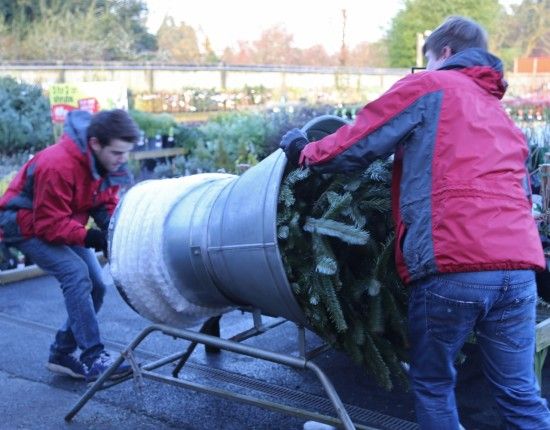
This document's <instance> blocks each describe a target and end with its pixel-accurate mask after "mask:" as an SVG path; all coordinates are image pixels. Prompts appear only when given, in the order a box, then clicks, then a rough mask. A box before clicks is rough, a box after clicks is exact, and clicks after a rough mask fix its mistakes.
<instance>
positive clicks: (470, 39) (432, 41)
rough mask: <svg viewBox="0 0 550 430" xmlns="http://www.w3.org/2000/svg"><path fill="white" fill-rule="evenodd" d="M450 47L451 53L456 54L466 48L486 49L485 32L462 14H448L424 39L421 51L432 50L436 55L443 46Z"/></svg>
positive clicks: (424, 52)
mask: <svg viewBox="0 0 550 430" xmlns="http://www.w3.org/2000/svg"><path fill="white" fill-rule="evenodd" d="M446 46H448V47H449V48H451V54H453V55H454V54H456V53H458V52H460V51H464V50H465V49H468V48H481V49H484V50H485V51H486V50H487V32H486V31H485V29H484V28H483V27H482V26H481V25H479V24H478V23H477V22H475V21H474V20H471V19H469V18H465V17H463V16H450V17H448V18H447V19H446V20H445V21H444V22H443V23H442V24H441V25H440V26H439V27H437V28H436V29H435V30H434V31H433V32H432V33H431V34H430V35H429V36H428V38H427V39H426V42H425V43H424V46H423V47H422V53H423V54H424V55H426V52H428V51H432V52H433V53H434V54H435V55H436V56H439V55H440V54H441V51H443V48H445V47H446Z"/></svg>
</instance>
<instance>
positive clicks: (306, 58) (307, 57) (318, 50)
mask: <svg viewBox="0 0 550 430" xmlns="http://www.w3.org/2000/svg"><path fill="white" fill-rule="evenodd" d="M294 61H295V64H297V65H301V66H336V65H337V64H338V59H337V58H336V57H335V56H334V55H329V54H328V53H327V51H326V50H325V48H324V47H323V46H322V45H313V46H310V47H309V48H304V49H298V50H297V55H296V58H295V60H294Z"/></svg>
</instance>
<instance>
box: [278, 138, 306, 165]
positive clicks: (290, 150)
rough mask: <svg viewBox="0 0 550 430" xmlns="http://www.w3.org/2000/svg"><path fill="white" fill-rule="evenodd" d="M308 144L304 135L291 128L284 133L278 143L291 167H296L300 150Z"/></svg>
mask: <svg viewBox="0 0 550 430" xmlns="http://www.w3.org/2000/svg"><path fill="white" fill-rule="evenodd" d="M308 143H309V141H308V140H307V136H306V134H305V133H304V132H303V131H302V130H300V129H299V128H293V129H292V130H289V131H287V132H286V133H285V135H284V136H283V138H282V139H281V143H279V148H281V149H282V150H283V151H285V154H286V158H287V159H288V162H289V163H290V165H291V166H294V167H297V166H298V164H299V161H300V154H301V153H302V149H304V146H306V145H307V144H308Z"/></svg>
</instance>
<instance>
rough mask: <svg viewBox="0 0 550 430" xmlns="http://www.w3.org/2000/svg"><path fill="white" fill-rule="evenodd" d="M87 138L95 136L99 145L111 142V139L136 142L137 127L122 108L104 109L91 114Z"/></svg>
mask: <svg viewBox="0 0 550 430" xmlns="http://www.w3.org/2000/svg"><path fill="white" fill-rule="evenodd" d="M87 135H88V139H90V138H92V137H95V138H96V139H97V140H98V141H99V144H100V145H101V146H107V145H110V144H111V140H112V139H120V140H123V141H125V142H131V143H137V142H138V140H139V138H140V133H139V127H138V126H137V124H136V123H135V121H134V120H133V119H132V117H131V116H130V115H128V112H126V111H124V110H122V109H113V110H104V111H100V112H98V113H96V114H95V115H94V116H92V120H91V122H90V125H89V126H88V130H87Z"/></svg>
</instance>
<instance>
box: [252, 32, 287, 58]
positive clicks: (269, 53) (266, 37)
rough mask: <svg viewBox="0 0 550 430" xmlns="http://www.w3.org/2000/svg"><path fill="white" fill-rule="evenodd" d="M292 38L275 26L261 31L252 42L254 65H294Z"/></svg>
mask: <svg viewBox="0 0 550 430" xmlns="http://www.w3.org/2000/svg"><path fill="white" fill-rule="evenodd" d="M293 39H294V36H293V35H292V34H290V33H289V32H288V31H287V30H286V29H285V28H284V27H283V26H280V25H276V26H274V27H271V28H268V29H267V30H265V31H263V32H262V34H261V36H260V38H259V39H258V40H256V41H254V42H252V46H253V49H254V51H253V52H254V54H253V59H254V62H255V64H295V62H296V61H295V59H296V52H295V49H294V47H293Z"/></svg>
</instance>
